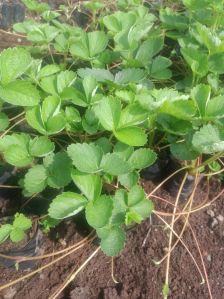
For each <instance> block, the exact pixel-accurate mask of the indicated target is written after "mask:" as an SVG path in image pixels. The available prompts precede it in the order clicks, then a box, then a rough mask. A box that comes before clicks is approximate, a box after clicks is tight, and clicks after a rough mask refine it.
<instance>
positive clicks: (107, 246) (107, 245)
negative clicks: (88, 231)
mask: <svg viewBox="0 0 224 299" xmlns="http://www.w3.org/2000/svg"><path fill="white" fill-rule="evenodd" d="M124 244H125V233H124V231H123V230H122V229H121V228H120V227H118V226H114V227H111V228H110V229H108V231H107V233H106V237H104V238H103V239H102V240H101V243H100V246H101V249H102V251H103V252H104V253H105V254H106V255H107V256H116V255H118V254H119V252H120V251H121V250H122V249H123V248H124Z"/></svg>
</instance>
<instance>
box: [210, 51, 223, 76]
mask: <svg viewBox="0 0 224 299" xmlns="http://www.w3.org/2000/svg"><path fill="white" fill-rule="evenodd" d="M223 54H224V53H223V52H222V53H215V54H213V55H210V56H209V60H208V67H209V70H210V72H213V73H216V74H224V55H223Z"/></svg>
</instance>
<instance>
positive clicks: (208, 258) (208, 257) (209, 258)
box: [207, 254, 212, 262]
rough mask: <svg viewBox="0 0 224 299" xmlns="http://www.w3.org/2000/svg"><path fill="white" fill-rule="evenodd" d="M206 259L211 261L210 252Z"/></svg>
mask: <svg viewBox="0 0 224 299" xmlns="http://www.w3.org/2000/svg"><path fill="white" fill-rule="evenodd" d="M207 261H208V262H211V261H212V256H211V254H208V255H207Z"/></svg>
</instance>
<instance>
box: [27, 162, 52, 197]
mask: <svg viewBox="0 0 224 299" xmlns="http://www.w3.org/2000/svg"><path fill="white" fill-rule="evenodd" d="M46 186H47V171H46V169H45V167H44V166H43V165H35V166H33V167H32V168H30V169H29V170H28V172H27V174H26V175H25V179H24V187H25V189H26V191H28V192H29V193H31V194H33V193H39V192H41V191H43V190H44V189H45V187H46Z"/></svg>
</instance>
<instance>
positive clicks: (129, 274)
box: [0, 181, 224, 299]
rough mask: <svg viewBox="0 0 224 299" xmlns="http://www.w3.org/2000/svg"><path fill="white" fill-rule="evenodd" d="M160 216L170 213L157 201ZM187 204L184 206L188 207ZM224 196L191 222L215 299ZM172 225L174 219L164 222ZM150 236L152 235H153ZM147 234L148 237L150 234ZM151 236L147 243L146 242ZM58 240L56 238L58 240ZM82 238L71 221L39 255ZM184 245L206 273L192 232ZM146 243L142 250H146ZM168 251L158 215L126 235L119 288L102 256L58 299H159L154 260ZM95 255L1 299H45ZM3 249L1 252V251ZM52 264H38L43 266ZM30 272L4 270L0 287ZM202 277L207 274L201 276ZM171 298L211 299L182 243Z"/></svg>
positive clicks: (159, 276)
mask: <svg viewBox="0 0 224 299" xmlns="http://www.w3.org/2000/svg"><path fill="white" fill-rule="evenodd" d="M144 185H145V189H146V191H149V190H152V188H153V185H152V184H151V183H145V184H144ZM220 190H221V186H220V184H219V183H218V182H216V181H214V182H212V183H211V186H210V192H209V199H210V200H211V199H212V198H214V196H215V195H216V194H218V192H220ZM206 194H207V184H206V183H205V182H203V181H202V182H201V184H200V186H199V188H198V190H197V192H196V197H195V199H194V205H195V206H198V205H199V204H200V203H201V202H203V201H204V200H205V198H206ZM157 195H160V196H162V197H163V198H165V199H166V200H169V201H170V202H174V199H172V198H171V197H170V196H169V194H167V193H166V192H165V191H164V190H162V191H159V192H157ZM154 202H155V204H156V210H159V211H166V212H167V211H169V210H170V206H169V204H164V203H163V204H162V203H161V201H160V200H154ZM184 203H185V202H183V204H184ZM223 203H224V196H222V197H220V198H219V199H218V200H217V201H216V202H215V203H214V204H213V205H212V206H210V207H208V208H206V209H203V210H201V211H199V212H197V213H194V214H192V215H191V216H190V224H191V227H192V229H193V231H194V233H195V235H196V238H197V241H198V243H199V246H200V249H201V253H202V256H203V260H204V263H205V266H206V270H207V274H208V279H209V283H210V287H211V291H212V295H213V299H223V298H224V283H223V281H224V263H223V260H224V233H223V231H224V230H223V228H224V221H223V220H224V217H223V216H224V204H223ZM166 219H167V220H169V221H170V218H169V219H168V218H166ZM182 226H183V222H182V221H181V220H180V221H179V223H177V225H176V227H175V229H176V231H177V232H178V231H180V229H181V227H182ZM149 230H150V231H149ZM148 232H149V233H148ZM147 233H148V238H147V239H146V240H145V238H146V236H147ZM55 236H57V238H55ZM80 239H82V237H81V236H80V235H79V234H78V232H77V227H76V225H75V224H74V223H73V222H71V221H67V222H66V223H65V224H64V225H61V226H60V227H59V229H57V231H55V232H54V233H52V234H51V236H46V235H44V237H43V239H42V243H41V244H42V245H41V253H47V252H53V251H56V250H59V249H62V248H65V247H66V246H68V245H71V244H74V243H75V242H77V241H78V240H80ZM183 240H184V242H185V244H186V245H187V247H188V248H189V250H190V251H191V253H192V254H193V256H194V257H195V260H196V261H197V263H198V265H199V267H200V269H201V271H202V272H203V267H202V263H201V260H200V256H199V253H198V250H197V246H196V243H195V240H194V238H193V236H192V233H191V231H190V229H189V227H188V228H187V229H186V231H185V233H184V237H183ZM143 243H144V246H143ZM167 246H168V230H165V227H164V224H163V223H161V221H159V220H158V219H157V218H156V216H155V215H154V216H153V217H152V219H151V223H150V220H148V221H145V222H144V223H142V224H141V225H139V226H137V227H136V228H134V229H133V230H131V231H129V232H128V233H127V243H126V247H125V249H124V250H123V251H122V253H121V255H120V256H119V257H117V258H115V259H114V276H115V279H116V280H117V281H118V282H119V283H118V284H115V282H114V281H113V280H112V276H111V258H108V257H106V256H104V255H103V253H101V252H99V253H98V254H97V256H96V257H94V258H93V259H92V260H91V262H90V263H89V264H88V265H87V267H86V268H85V269H84V270H83V271H82V272H81V273H80V274H79V275H78V277H77V278H76V280H75V281H73V282H72V283H71V284H70V286H69V287H67V289H66V290H65V291H64V292H63V294H62V295H61V296H60V297H59V298H61V299H62V298H64V299H66V298H73V299H146V298H147V299H148V298H150V299H160V298H163V297H162V287H163V283H164V277H165V263H163V264H161V265H159V266H158V265H155V263H154V262H153V260H159V259H160V258H162V257H163V256H164V254H165V253H166V250H167ZM95 249H96V245H94V244H91V245H88V246H86V247H85V248H84V249H80V251H78V252H76V253H74V254H72V255H71V256H69V257H67V258H65V259H64V260H62V261H60V262H58V263H57V264H55V265H54V266H52V267H50V268H48V269H46V270H44V271H42V272H41V273H39V274H35V275H34V276H33V277H32V278H29V279H27V280H25V281H24V282H22V283H18V284H17V285H14V286H13V287H10V288H8V289H5V290H4V291H2V292H1V293H0V294H1V295H0V298H1V299H3V298H4V299H9V298H15V299H17V298H18V299H20V298H22V299H30V298H32V299H40V298H41V299H47V298H50V295H52V294H53V293H54V292H55V290H56V289H57V288H58V287H59V286H60V285H61V284H62V282H63V281H64V279H66V277H67V276H68V275H69V273H70V272H71V271H72V270H73V269H74V267H75V266H76V267H78V266H79V265H81V263H82V262H84V261H85V260H86V259H87V258H88V256H89V255H90V254H91V253H92V252H93V251H94V250H95ZM1 250H3V248H0V251H1ZM50 261H52V258H51V259H48V260H45V261H44V262H43V261H42V262H39V264H38V266H43V265H44V264H46V263H47V262H50ZM27 273H29V271H22V270H19V271H18V272H17V271H16V270H15V269H13V268H10V269H5V268H4V269H2V270H1V272H0V281H1V285H3V284H5V283H7V282H10V281H12V280H13V279H15V278H18V277H21V275H23V274H24V275H25V274H27ZM203 273H204V272H203ZM170 298H172V299H207V298H210V297H209V294H208V288H207V285H206V283H204V284H201V278H200V275H199V273H198V270H197V269H196V267H195V265H194V263H193V261H192V259H191V258H190V256H189V254H188V253H187V251H186V249H185V248H184V247H183V246H182V245H181V244H180V243H179V244H178V246H177V247H176V248H175V251H174V252H173V254H172V258H171V267H170Z"/></svg>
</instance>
